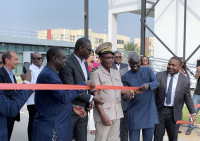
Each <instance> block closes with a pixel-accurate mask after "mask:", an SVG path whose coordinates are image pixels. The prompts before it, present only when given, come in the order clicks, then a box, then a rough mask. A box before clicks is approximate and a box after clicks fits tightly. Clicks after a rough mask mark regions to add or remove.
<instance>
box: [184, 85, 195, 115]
mask: <svg viewBox="0 0 200 141" xmlns="http://www.w3.org/2000/svg"><path fill="white" fill-rule="evenodd" d="M184 100H185V104H186V106H187V108H188V110H189V112H190V114H191V115H193V114H195V109H194V103H193V101H192V98H191V94H190V82H188V84H187V88H186V91H185V95H184Z"/></svg>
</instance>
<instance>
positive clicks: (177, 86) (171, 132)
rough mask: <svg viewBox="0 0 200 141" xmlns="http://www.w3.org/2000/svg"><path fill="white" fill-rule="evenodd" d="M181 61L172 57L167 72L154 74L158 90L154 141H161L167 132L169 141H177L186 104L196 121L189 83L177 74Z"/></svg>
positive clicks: (185, 78) (183, 76) (181, 75)
mask: <svg viewBox="0 0 200 141" xmlns="http://www.w3.org/2000/svg"><path fill="white" fill-rule="evenodd" d="M181 64H182V62H181V59H180V58H179V57H172V58H171V59H170V60H169V62H168V66H167V71H163V72H159V73H157V74H156V77H157V79H158V84H159V85H158V88H157V89H156V90H155V101H156V107H157V110H158V115H159V124H156V126H155V132H154V141H162V140H163V136H164V134H165V129H166V131H167V134H168V137H169V140H170V141H177V140H178V129H179V126H180V125H179V124H176V122H177V121H178V120H181V119H182V109H183V105H184V103H185V104H186V106H187V108H188V110H189V112H190V113H191V115H192V119H193V121H194V122H195V121H196V113H195V109H194V104H193V102H192V98H191V94H190V81H189V79H188V78H187V77H185V75H183V74H182V73H179V70H180V67H181Z"/></svg>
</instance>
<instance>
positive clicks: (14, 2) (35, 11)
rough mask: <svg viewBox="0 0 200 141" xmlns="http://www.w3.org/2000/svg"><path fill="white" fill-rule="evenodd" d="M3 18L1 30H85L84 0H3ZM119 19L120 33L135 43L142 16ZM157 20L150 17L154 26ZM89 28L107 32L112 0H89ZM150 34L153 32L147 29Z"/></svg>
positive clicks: (0, 8)
mask: <svg viewBox="0 0 200 141" xmlns="http://www.w3.org/2000/svg"><path fill="white" fill-rule="evenodd" d="M0 19H1V20H0V29H11V30H20V31H29V30H30V29H31V30H33V31H35V30H37V31H39V30H47V29H57V28H66V29H73V30H76V29H83V28H84V0H0ZM117 20H118V25H117V33H118V34H119V35H125V36H129V37H130V38H131V41H133V42H134V38H139V37H140V15H136V14H132V13H122V14H118V19H117ZM153 23H154V19H153V18H148V19H147V24H148V25H149V26H150V27H151V29H154V26H153ZM89 28H90V29H92V30H93V32H96V33H107V31H108V0H89ZM105 30H106V31H105ZM1 31H2V30H1ZM1 31H0V32H1ZM0 34H1V33H0ZM146 36H152V35H151V34H149V32H148V31H147V32H146Z"/></svg>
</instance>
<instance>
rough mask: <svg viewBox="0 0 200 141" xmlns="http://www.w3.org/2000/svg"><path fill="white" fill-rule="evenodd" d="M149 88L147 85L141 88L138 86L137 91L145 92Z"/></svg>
mask: <svg viewBox="0 0 200 141" xmlns="http://www.w3.org/2000/svg"><path fill="white" fill-rule="evenodd" d="M148 88H149V84H147V83H146V84H143V85H142V86H140V88H139V89H138V90H139V91H146V90H147V89H148Z"/></svg>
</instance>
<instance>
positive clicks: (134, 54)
mask: <svg viewBox="0 0 200 141" xmlns="http://www.w3.org/2000/svg"><path fill="white" fill-rule="evenodd" d="M128 60H134V61H139V60H140V57H139V55H138V54H137V53H135V52H133V53H132V54H130V55H129V56H128Z"/></svg>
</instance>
